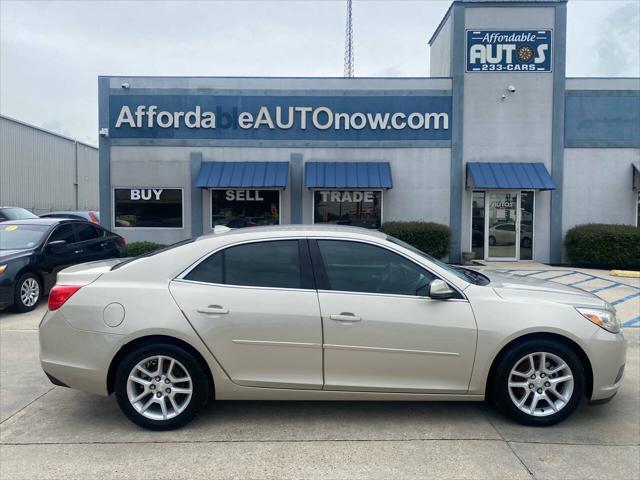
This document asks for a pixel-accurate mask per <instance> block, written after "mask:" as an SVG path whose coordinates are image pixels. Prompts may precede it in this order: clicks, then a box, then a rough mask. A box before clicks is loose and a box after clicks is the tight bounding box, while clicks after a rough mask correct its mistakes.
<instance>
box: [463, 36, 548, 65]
mask: <svg viewBox="0 0 640 480" xmlns="http://www.w3.org/2000/svg"><path fill="white" fill-rule="evenodd" d="M550 71H551V30H467V72H550Z"/></svg>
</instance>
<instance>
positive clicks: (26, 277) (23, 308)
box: [13, 272, 42, 313]
mask: <svg viewBox="0 0 640 480" xmlns="http://www.w3.org/2000/svg"><path fill="white" fill-rule="evenodd" d="M33 281H35V282H36V285H37V286H38V287H37V288H38V297H37V299H36V301H35V303H33V304H32V305H27V304H25V303H24V302H23V300H22V295H21V292H22V287H23V285H24V284H25V283H27V282H31V283H32V282H33ZM32 284H33V283H32ZM41 299H42V282H40V279H39V278H38V276H37V275H36V274H34V273H31V272H27V273H23V274H22V275H20V277H19V278H18V281H17V282H16V284H15V287H14V290H13V309H14V310H15V311H16V312H18V313H26V312H31V311H32V310H34V309H35V308H36V307H37V306H38V303H40V300H41Z"/></svg>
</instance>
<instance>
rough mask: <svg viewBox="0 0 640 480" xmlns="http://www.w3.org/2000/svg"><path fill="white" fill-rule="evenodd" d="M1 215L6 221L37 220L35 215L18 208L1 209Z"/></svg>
mask: <svg viewBox="0 0 640 480" xmlns="http://www.w3.org/2000/svg"><path fill="white" fill-rule="evenodd" d="M2 215H3V216H4V217H5V218H6V219H7V220H29V219H30V218H38V216H37V215H34V214H33V213H31V212H30V211H29V210H25V209H24V208H20V207H11V208H3V209H2Z"/></svg>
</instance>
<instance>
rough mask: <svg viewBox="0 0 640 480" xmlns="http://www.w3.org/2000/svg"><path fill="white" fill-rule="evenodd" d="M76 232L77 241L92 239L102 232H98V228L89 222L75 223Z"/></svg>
mask: <svg viewBox="0 0 640 480" xmlns="http://www.w3.org/2000/svg"><path fill="white" fill-rule="evenodd" d="M76 232H77V233H78V241H79V242H84V241H86V240H93V239H96V238H98V237H101V236H102V234H99V233H98V229H97V228H96V227H94V226H93V225H91V224H90V223H77V224H76Z"/></svg>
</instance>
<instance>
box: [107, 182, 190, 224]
mask: <svg viewBox="0 0 640 480" xmlns="http://www.w3.org/2000/svg"><path fill="white" fill-rule="evenodd" d="M113 196H114V198H113V208H114V219H115V220H114V225H115V226H116V227H118V228H182V189H181V188H116V189H114V192H113Z"/></svg>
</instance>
